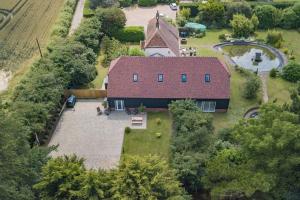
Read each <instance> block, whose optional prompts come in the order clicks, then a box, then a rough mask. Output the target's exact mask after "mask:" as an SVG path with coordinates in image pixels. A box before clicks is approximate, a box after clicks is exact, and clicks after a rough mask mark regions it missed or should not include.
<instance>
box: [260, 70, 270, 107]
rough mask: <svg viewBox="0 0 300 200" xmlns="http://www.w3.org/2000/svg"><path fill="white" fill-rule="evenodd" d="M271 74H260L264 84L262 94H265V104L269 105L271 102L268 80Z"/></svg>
mask: <svg viewBox="0 0 300 200" xmlns="http://www.w3.org/2000/svg"><path fill="white" fill-rule="evenodd" d="M268 75H269V72H260V73H259V77H260V79H261V82H262V93H263V102H264V103H267V102H268V100H269V96H268V86H267V79H268Z"/></svg>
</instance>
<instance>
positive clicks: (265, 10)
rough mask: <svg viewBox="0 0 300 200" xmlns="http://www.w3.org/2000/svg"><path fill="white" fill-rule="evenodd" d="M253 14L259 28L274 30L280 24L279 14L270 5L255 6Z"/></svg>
mask: <svg viewBox="0 0 300 200" xmlns="http://www.w3.org/2000/svg"><path fill="white" fill-rule="evenodd" d="M254 14H255V15H256V16H257V17H258V20H259V28H262V29H268V28H274V27H275V26H277V25H278V23H279V22H280V19H281V18H280V12H279V11H278V10H277V9H276V8H275V7H274V6H271V5H263V6H256V7H255V9H254Z"/></svg>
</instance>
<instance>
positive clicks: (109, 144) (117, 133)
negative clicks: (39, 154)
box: [49, 100, 147, 169]
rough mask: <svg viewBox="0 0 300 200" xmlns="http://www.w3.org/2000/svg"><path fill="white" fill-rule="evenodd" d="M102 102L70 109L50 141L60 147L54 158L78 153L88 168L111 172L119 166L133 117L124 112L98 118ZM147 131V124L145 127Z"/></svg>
mask: <svg viewBox="0 0 300 200" xmlns="http://www.w3.org/2000/svg"><path fill="white" fill-rule="evenodd" d="M102 102H103V101H102V100H78V102H77V103H76V105H75V108H74V109H70V108H67V109H66V110H65V111H64V112H63V114H62V116H61V119H60V121H59V123H58V125H57V127H56V130H55V132H54V134H53V136H52V138H51V140H50V142H49V146H51V145H57V144H58V145H59V146H58V149H57V151H55V152H52V153H51V156H53V157H57V156H62V155H72V154H76V155H77V156H79V157H82V158H84V159H85V166H86V167H87V168H88V169H91V168H94V169H97V168H102V169H111V168H114V167H116V166H117V165H118V163H119V160H120V157H121V152H122V145H123V137H124V129H125V127H126V126H131V116H129V115H127V114H126V113H125V112H117V111H115V112H112V113H111V114H110V115H109V116H106V115H104V114H103V115H98V114H97V109H96V108H97V107H100V108H101V109H102V110H103V107H102ZM146 119H147V117H146V115H145V122H146ZM138 128H146V124H143V126H142V127H138Z"/></svg>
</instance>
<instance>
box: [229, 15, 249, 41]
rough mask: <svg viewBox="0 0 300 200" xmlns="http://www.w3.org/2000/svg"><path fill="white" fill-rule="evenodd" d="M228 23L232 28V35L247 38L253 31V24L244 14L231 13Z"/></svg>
mask: <svg viewBox="0 0 300 200" xmlns="http://www.w3.org/2000/svg"><path fill="white" fill-rule="evenodd" d="M230 25H231V27H232V30H233V37H237V38H241V37H245V38H248V37H249V36H250V35H252V34H253V33H254V25H253V23H252V21H251V20H250V19H248V18H247V17H245V16H244V15H239V14H237V15H233V19H232V20H231V21H230Z"/></svg>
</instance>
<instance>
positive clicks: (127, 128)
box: [125, 126, 131, 134]
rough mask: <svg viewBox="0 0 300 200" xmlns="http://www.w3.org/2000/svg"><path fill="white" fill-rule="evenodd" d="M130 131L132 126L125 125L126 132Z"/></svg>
mask: <svg viewBox="0 0 300 200" xmlns="http://www.w3.org/2000/svg"><path fill="white" fill-rule="evenodd" d="M130 132H131V128H130V127H128V126H126V127H125V133H126V134H128V133H130Z"/></svg>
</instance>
